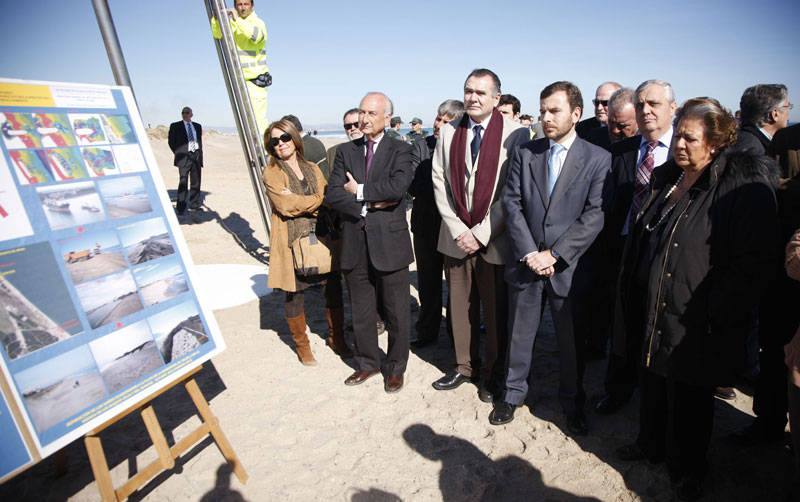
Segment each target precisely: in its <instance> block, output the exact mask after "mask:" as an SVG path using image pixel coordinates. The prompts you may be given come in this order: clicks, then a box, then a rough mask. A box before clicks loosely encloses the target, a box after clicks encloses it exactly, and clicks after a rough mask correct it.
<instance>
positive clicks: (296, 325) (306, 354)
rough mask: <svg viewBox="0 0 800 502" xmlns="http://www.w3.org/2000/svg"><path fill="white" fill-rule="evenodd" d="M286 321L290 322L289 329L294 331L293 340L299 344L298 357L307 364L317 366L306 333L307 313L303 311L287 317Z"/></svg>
mask: <svg viewBox="0 0 800 502" xmlns="http://www.w3.org/2000/svg"><path fill="white" fill-rule="evenodd" d="M286 323H287V324H289V331H291V333H292V340H294V344H295V345H296V346H297V357H298V358H299V359H300V362H301V363H303V364H304V365H305V366H316V365H317V360H316V359H314V354H312V353H311V347H310V346H309V343H308V336H307V335H306V314H305V313H302V314H300V315H299V316H297V317H287V318H286Z"/></svg>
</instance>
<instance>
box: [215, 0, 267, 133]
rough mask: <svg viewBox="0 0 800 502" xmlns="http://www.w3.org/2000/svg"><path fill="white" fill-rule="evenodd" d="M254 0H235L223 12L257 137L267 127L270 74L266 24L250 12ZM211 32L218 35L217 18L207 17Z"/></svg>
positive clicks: (220, 36)
mask: <svg viewBox="0 0 800 502" xmlns="http://www.w3.org/2000/svg"><path fill="white" fill-rule="evenodd" d="M253 3H254V0H236V3H235V4H234V5H235V7H236V8H235V9H228V10H227V11H226V12H227V14H228V18H229V20H230V24H231V31H232V32H233V42H234V43H235V44H236V48H237V49H238V53H239V64H240V65H241V67H242V75H243V76H244V79H245V85H246V86H247V94H248V95H249V96H250V105H251V107H252V108H253V113H254V114H255V118H256V124H257V126H258V130H259V134H260V136H261V137H263V136H264V133H265V132H266V130H267V126H268V125H269V121H268V120H267V86H268V85H270V83H271V82H272V77H270V75H269V70H268V69H267V51H266V45H267V27H266V26H265V25H264V21H262V20H261V18H259V17H258V15H257V14H256V13H255V12H253ZM211 33H212V34H213V35H214V38H222V31H221V30H220V27H219V22H218V21H217V18H214V17H212V18H211Z"/></svg>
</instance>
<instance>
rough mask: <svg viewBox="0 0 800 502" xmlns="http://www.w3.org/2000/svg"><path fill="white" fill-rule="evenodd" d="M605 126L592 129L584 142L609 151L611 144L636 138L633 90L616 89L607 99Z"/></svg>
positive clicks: (637, 129)
mask: <svg viewBox="0 0 800 502" xmlns="http://www.w3.org/2000/svg"><path fill="white" fill-rule="evenodd" d="M607 125H608V127H598V128H596V129H594V130H593V131H592V132H591V133H590V134H589V137H588V138H586V141H588V142H589V143H593V144H595V145H597V146H600V147H603V148H605V149H606V150H610V149H611V145H612V144H613V143H617V142H619V141H622V140H623V139H625V138H630V137H632V136H636V134H637V133H638V132H639V126H637V125H636V111H635V110H634V107H633V89H628V88H627V87H623V88H621V89H617V90H616V91H614V94H612V95H611V97H610V98H609V99H608V123H607Z"/></svg>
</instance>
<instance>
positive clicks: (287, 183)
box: [262, 120, 352, 366]
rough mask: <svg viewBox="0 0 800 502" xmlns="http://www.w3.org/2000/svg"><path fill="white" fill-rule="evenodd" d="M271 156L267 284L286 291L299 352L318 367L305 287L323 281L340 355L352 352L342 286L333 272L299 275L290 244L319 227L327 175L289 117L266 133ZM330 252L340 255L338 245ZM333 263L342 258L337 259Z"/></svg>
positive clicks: (302, 359)
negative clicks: (346, 332)
mask: <svg viewBox="0 0 800 502" xmlns="http://www.w3.org/2000/svg"><path fill="white" fill-rule="evenodd" d="M264 143H265V146H266V149H267V152H268V153H269V154H270V159H269V165H268V166H267V168H266V169H264V172H263V174H262V179H263V181H264V184H265V185H266V187H267V196H268V197H269V202H270V204H271V205H272V220H271V223H272V225H271V227H272V232H271V234H270V258H269V277H268V279H267V285H268V286H269V287H271V288H275V289H281V290H283V291H285V292H286V305H285V306H286V322H287V323H288V324H289V331H291V333H292V339H293V340H294V343H295V345H296V347H297V356H298V358H299V359H300V362H301V363H303V364H304V365H306V366H316V365H317V361H316V360H315V359H314V355H313V354H312V353H311V348H310V347H309V342H308V336H306V316H305V311H304V305H303V300H304V296H305V295H304V291H305V289H306V288H308V287H309V286H312V285H315V284H320V283H324V284H325V307H326V310H327V316H328V325H329V328H330V337H329V340H328V342H329V343H330V345H331V347H332V348H333V350H334V351H335V352H336V353H337V354H339V355H341V356H342V357H349V356H351V355H352V353H351V352H350V349H349V348H348V347H347V344H346V343H345V341H344V328H343V325H344V315H343V310H342V288H341V283H340V282H339V280H338V278H337V277H334V276H333V275H334V274H335V273H338V272H336V271H333V272H331V273H328V274H323V275H312V276H308V275H300V274H298V273H297V272H296V271H295V264H294V259H293V255H292V247H291V246H292V244H293V243H294V242H295V241H296V240H297V239H300V238H302V237H304V236H307V235H309V232H310V230H311V229H312V228H315V227H316V224H317V215H318V213H319V210H320V205H321V204H322V200H323V197H324V195H325V185H326V182H325V177H324V176H323V175H322V171H320V170H319V167H317V165H316V164H314V163H313V162H308V161H306V159H305V158H304V157H303V141H302V140H301V139H300V135H299V133H298V132H297V129H296V128H295V126H294V125H293V124H292V122H290V121H289V120H279V121H278V122H273V123H272V124H270V125H269V127H268V128H267V132H266V133H265V134H264ZM332 252H333V253H334V255H335V253H336V250H335V249H332ZM333 261H334V263H336V262H338V260H336V259H334V260H333Z"/></svg>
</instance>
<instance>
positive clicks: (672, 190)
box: [644, 171, 686, 232]
mask: <svg viewBox="0 0 800 502" xmlns="http://www.w3.org/2000/svg"><path fill="white" fill-rule="evenodd" d="M684 174H686V171H681V175H680V176H678V180H677V181H675V183H674V184H673V185H672V186H671V187H670V189H669V190H667V195H665V196H664V200H669V196H670V195H672V192H674V191H675V190H677V188H678V185H680V184H681V181H683V175H684ZM677 205H678V202H677V201H675V202H674V203H672V204H670V205H669V206H667V208H666V209H664V212H663V213H662V214H661V218H659V219H658V221H657V222H656V224H655V225H652V226H651V225H650V224H649V223H648V224H647V225H645V227H644V229H645V230H647V231H648V232H652V231H653V230H655V229H656V228H658V226H659V225H661V223H662V222H663V221H664V219H665V218H666V217H667V216H669V213H671V212H672V210H673V209H675V206H677Z"/></svg>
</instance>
